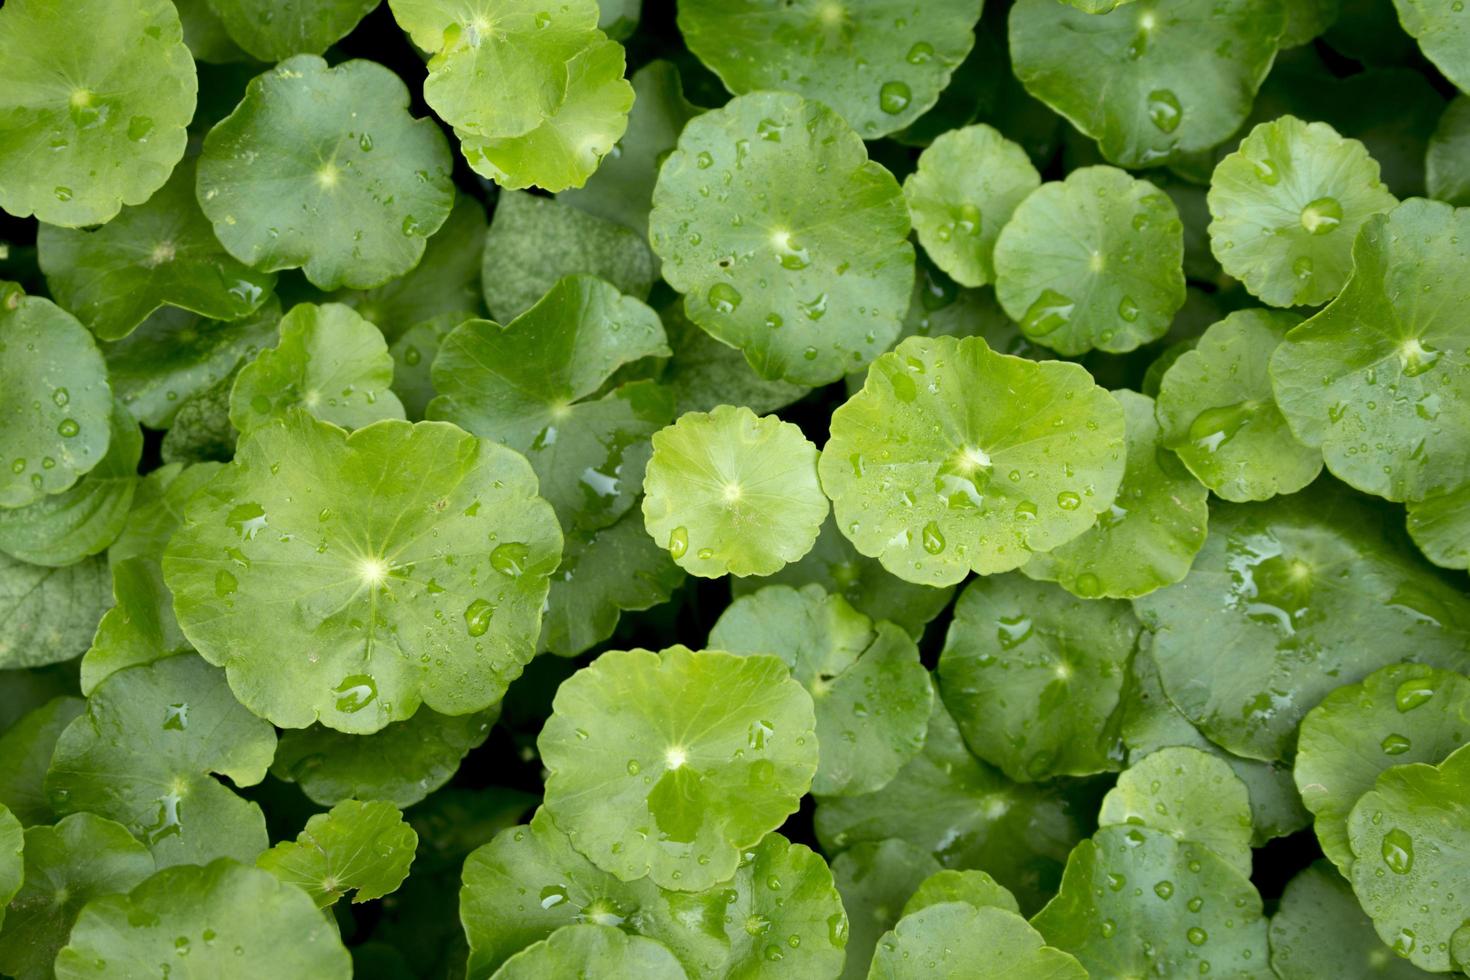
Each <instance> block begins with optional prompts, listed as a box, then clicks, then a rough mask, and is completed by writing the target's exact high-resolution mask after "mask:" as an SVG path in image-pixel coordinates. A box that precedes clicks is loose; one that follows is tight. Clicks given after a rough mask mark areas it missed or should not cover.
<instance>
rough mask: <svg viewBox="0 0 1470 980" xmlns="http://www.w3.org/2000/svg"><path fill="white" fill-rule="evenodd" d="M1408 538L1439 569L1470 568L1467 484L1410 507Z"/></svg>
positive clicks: (1469, 497)
mask: <svg viewBox="0 0 1470 980" xmlns="http://www.w3.org/2000/svg"><path fill="white" fill-rule="evenodd" d="M1408 512H1409V536H1410V537H1412V538H1413V539H1414V543H1415V544H1416V545H1418V546H1419V550H1420V551H1422V552H1423V553H1424V557H1425V558H1428V559H1429V560H1430V561H1432V562H1434V563H1435V564H1436V565H1439V566H1440V567H1442V568H1470V482H1466V483H1464V484H1462V485H1461V486H1460V487H1459V488H1457V489H1455V490H1452V491H1450V492H1449V493H1442V494H1436V495H1434V496H1430V497H1425V498H1424V499H1423V500H1417V501H1414V502H1413V503H1411V504H1409V507H1408Z"/></svg>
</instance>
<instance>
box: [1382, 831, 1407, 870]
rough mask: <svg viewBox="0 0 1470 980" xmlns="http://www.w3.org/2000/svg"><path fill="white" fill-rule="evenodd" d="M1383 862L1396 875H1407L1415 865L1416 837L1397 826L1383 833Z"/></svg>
mask: <svg viewBox="0 0 1470 980" xmlns="http://www.w3.org/2000/svg"><path fill="white" fill-rule="evenodd" d="M1380 851H1381V853H1382V854H1383V863H1384V864H1386V865H1388V870H1390V871H1392V872H1393V873H1394V874H1396V875H1406V874H1408V873H1409V871H1410V870H1412V869H1413V867H1414V839H1413V838H1412V837H1410V836H1409V835H1408V834H1406V833H1404V832H1403V831H1402V830H1400V829H1399V828H1397V827H1395V828H1393V829H1392V830H1390V831H1389V832H1388V833H1386V834H1384V835H1383V845H1382V847H1381V848H1380Z"/></svg>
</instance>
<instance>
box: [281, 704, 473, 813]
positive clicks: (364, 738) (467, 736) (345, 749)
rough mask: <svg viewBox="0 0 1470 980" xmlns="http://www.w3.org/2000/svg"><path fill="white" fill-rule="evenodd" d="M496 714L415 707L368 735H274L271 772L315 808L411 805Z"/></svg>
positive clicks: (316, 729) (319, 731)
mask: <svg viewBox="0 0 1470 980" xmlns="http://www.w3.org/2000/svg"><path fill="white" fill-rule="evenodd" d="M498 711H499V709H498V708H492V709H491V710H489V711H484V712H480V713H478V714H473V715H441V714H437V713H435V712H433V711H430V710H428V709H427V708H420V709H419V710H418V711H417V712H415V714H414V716H413V717H412V718H410V719H408V720H407V721H400V722H396V723H394V724H392V725H389V726H388V727H386V728H384V729H383V730H382V731H378V732H374V733H373V734H371V735H345V734H343V733H342V732H338V731H333V730H332V729H330V728H325V727H323V726H321V725H313V726H311V727H310V728H305V729H296V730H292V731H286V732H282V733H281V744H280V745H279V747H277V749H276V757H275V761H274V762H272V763H271V775H273V776H275V777H276V778H277V779H280V780H282V781H284V782H288V783H297V784H299V785H300V786H301V791H302V792H303V793H305V794H306V795H307V796H308V797H309V798H310V799H311V800H312V801H313V802H315V803H320V804H321V805H322V806H335V805H337V804H338V803H341V802H342V801H343V800H385V801H387V802H389V803H392V804H395V805H396V806H400V807H408V806H412V805H413V804H415V803H418V802H419V801H421V800H422V799H423V798H424V797H426V796H428V795H429V794H430V793H432V792H434V791H435V790H437V789H438V788H439V787H441V786H443V785H444V784H445V783H447V782H449V780H450V778H451V777H453V775H454V773H455V771H456V770H458V769H459V764H460V762H461V761H462V760H463V759H464V757H465V756H466V755H468V754H469V752H470V750H471V749H474V748H476V747H478V746H479V745H480V744H481V743H482V742H484V741H485V738H486V736H488V735H489V734H490V726H491V725H492V724H493V723H494V722H495V717H496V715H497V714H498Z"/></svg>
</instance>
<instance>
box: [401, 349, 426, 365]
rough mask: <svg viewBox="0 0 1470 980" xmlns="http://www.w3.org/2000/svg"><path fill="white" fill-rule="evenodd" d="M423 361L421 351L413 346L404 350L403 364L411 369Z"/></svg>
mask: <svg viewBox="0 0 1470 980" xmlns="http://www.w3.org/2000/svg"><path fill="white" fill-rule="evenodd" d="M423 359H424V355H423V354H421V353H419V349H418V348H417V347H415V346H413V345H412V344H410V345H409V346H407V347H405V348H403V363H404V364H407V365H408V366H409V367H414V366H415V365H417V364H418V363H419V362H420V361H422V360H423Z"/></svg>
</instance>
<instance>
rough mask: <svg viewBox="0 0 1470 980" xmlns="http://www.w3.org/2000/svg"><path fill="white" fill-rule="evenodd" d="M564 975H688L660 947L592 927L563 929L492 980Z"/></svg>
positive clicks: (664, 978)
mask: <svg viewBox="0 0 1470 980" xmlns="http://www.w3.org/2000/svg"><path fill="white" fill-rule="evenodd" d="M562 976H565V977H571V976H575V977H594V976H598V977H601V976H606V977H647V978H648V980H685V978H686V977H687V976H688V974H686V973H685V972H684V968H683V967H682V966H680V965H679V961H678V960H677V959H675V958H674V954H673V953H671V952H669V948H668V947H667V946H665V945H663V944H662V943H658V942H655V941H654V940H652V939H645V938H644V937H642V936H630V935H628V934H627V933H625V932H623V931H622V930H621V929H616V928H614V927H612V926H606V925H598V924H597V923H594V922H585V923H580V924H576V925H569V926H563V927H562V928H560V929H558V930H557V931H556V932H554V933H552V934H551V935H550V936H549V937H547V938H546V939H543V940H541V941H540V942H537V943H532V944H531V945H530V946H527V947H526V948H525V949H523V950H521V951H520V952H519V953H517V954H516V955H514V956H512V957H511V958H510V959H508V960H506V961H505V963H504V964H503V965H502V966H501V967H500V969H498V970H496V971H495V980H542V978H544V977H562Z"/></svg>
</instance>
